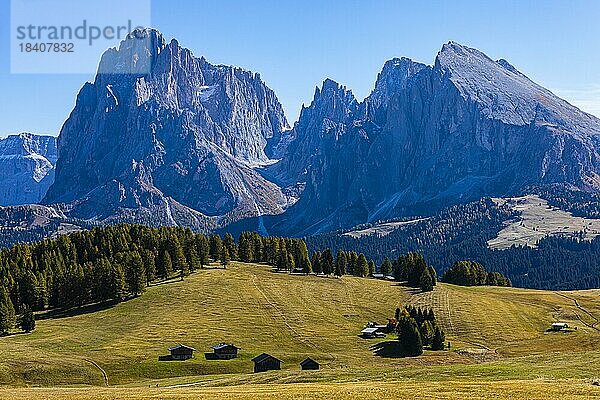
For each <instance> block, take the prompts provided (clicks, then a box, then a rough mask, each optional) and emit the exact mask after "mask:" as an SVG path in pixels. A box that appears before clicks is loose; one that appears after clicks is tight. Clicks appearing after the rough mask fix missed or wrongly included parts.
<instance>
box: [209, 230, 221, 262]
mask: <svg viewBox="0 0 600 400" xmlns="http://www.w3.org/2000/svg"><path fill="white" fill-rule="evenodd" d="M221 247H223V242H222V240H221V236H219V235H217V234H215V235H212V236H211V237H210V257H211V258H212V259H213V260H218V259H219V258H220V256H221Z"/></svg>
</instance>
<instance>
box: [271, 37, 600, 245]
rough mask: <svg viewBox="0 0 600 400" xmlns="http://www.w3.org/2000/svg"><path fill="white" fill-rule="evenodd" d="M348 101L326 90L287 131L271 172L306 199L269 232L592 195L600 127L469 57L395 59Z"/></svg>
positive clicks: (455, 53)
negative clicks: (542, 195) (489, 202)
mask: <svg viewBox="0 0 600 400" xmlns="http://www.w3.org/2000/svg"><path fill="white" fill-rule="evenodd" d="M332 88H333V89H332ZM322 93H331V94H330V96H329V97H328V101H323V95H322ZM340 93H344V94H343V95H340ZM347 93H348V92H347V91H346V90H345V89H344V88H341V87H340V86H339V85H335V84H333V83H332V82H331V81H326V82H325V83H324V85H323V89H322V90H321V91H317V93H316V94H315V98H314V100H313V103H312V104H311V105H310V107H309V108H308V109H306V110H303V112H302V114H301V117H300V120H299V121H298V123H296V125H295V127H294V129H293V131H292V133H291V136H292V137H293V138H294V140H293V141H292V142H291V143H290V144H289V146H288V148H289V149H290V152H289V154H288V155H287V156H284V160H283V161H282V165H283V166H282V167H280V168H282V169H283V170H286V171H290V172H291V173H292V174H293V176H294V178H296V179H299V180H301V181H304V182H305V184H306V189H305V190H304V193H303V196H302V197H301V198H300V200H299V201H298V203H297V204H296V205H295V206H294V207H292V208H291V209H290V210H289V211H288V212H286V214H285V215H284V216H282V217H281V218H280V219H279V220H278V221H277V222H276V223H275V224H274V226H275V227H277V230H278V231H281V232H289V230H294V233H296V234H311V233H317V232H324V231H330V230H334V229H338V228H342V227H350V226H353V225H356V224H357V223H362V222H368V221H376V220H379V219H386V218H392V217H397V216H402V215H408V214H426V213H430V212H432V211H435V210H436V209H439V208H443V207H446V206H448V205H450V204H455V203H459V202H466V201H470V200H475V199H478V198H481V197H483V196H506V195H514V194H518V193H522V192H523V191H525V190H526V189H527V188H528V187H529V186H532V185H549V184H564V185H568V186H573V187H577V188H579V189H581V190H592V191H597V190H598V189H600V180H599V179H598V173H599V172H600V156H599V154H598V149H599V148H600V147H599V144H600V143H599V141H600V120H598V119H597V118H595V117H593V116H591V115H588V114H586V113H584V112H582V111H580V110H579V109H577V108H575V107H573V106H572V105H570V104H568V103H567V102H565V101H564V100H562V99H560V98H558V97H556V96H555V95H554V94H552V93H551V92H550V91H548V90H546V89H544V88H542V87H541V86H539V85H537V84H535V83H533V82H532V81H530V80H529V79H528V78H527V77H526V76H525V75H523V74H522V73H520V72H519V71H517V70H516V69H515V68H514V67H513V66H511V65H510V64H508V62H506V61H504V60H500V61H497V62H496V61H494V60H491V59H490V58H488V57H487V56H485V55H484V54H483V53H481V52H479V51H478V50H475V49H471V48H468V47H465V46H461V45H459V44H456V43H452V42H451V43H448V44H446V45H444V46H443V48H442V50H441V51H440V53H439V54H438V56H437V58H436V61H435V64H434V65H433V66H432V67H429V66H425V65H422V64H418V63H414V62H412V61H410V60H408V59H394V60H391V61H389V62H387V63H386V65H385V66H384V68H383V70H382V72H381V73H380V74H379V77H378V80H377V83H376V85H375V89H374V91H373V92H372V94H371V95H370V96H369V97H368V98H367V99H365V100H364V101H363V102H362V103H360V104H357V102H356V100H355V99H354V97H353V96H351V95H350V94H347ZM298 154H301V156H298ZM303 166H304V167H305V170H303V169H302V168H303ZM298 171H302V173H298ZM278 233H279V232H278Z"/></svg>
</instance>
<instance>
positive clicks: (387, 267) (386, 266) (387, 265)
mask: <svg viewBox="0 0 600 400" xmlns="http://www.w3.org/2000/svg"><path fill="white" fill-rule="evenodd" d="M379 273H381V274H383V276H384V277H386V276H390V275H392V262H391V261H390V259H389V258H387V257H386V258H385V259H384V260H383V263H382V264H381V268H379Z"/></svg>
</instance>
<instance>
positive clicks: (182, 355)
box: [169, 344, 196, 360]
mask: <svg viewBox="0 0 600 400" xmlns="http://www.w3.org/2000/svg"><path fill="white" fill-rule="evenodd" d="M194 351H196V349H194V348H193V347H189V346H185V345H183V344H178V345H177V346H173V347H169V352H170V353H171V360H189V359H190V358H192V357H193V356H194Z"/></svg>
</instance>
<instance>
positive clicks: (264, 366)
mask: <svg viewBox="0 0 600 400" xmlns="http://www.w3.org/2000/svg"><path fill="white" fill-rule="evenodd" d="M252 361H253V362H254V372H265V371H272V370H278V369H281V363H282V362H283V361H281V360H280V359H279V358H277V357H273V356H272V355H270V354H267V353H262V354H261V355H260V356H256V357H254V358H253V359H252Z"/></svg>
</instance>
